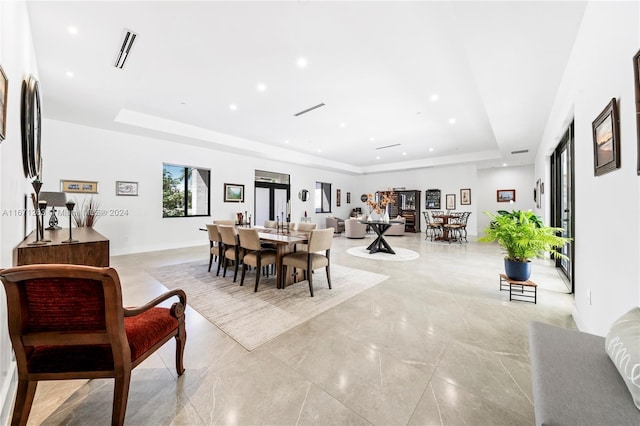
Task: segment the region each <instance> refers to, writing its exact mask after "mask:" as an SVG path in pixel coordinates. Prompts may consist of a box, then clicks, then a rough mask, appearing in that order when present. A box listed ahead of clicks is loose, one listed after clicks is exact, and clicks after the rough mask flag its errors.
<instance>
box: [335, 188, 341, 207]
mask: <svg viewBox="0 0 640 426" xmlns="http://www.w3.org/2000/svg"><path fill="white" fill-rule="evenodd" d="M340 195H342V191H340V190H339V189H336V207H340V198H341V197H340Z"/></svg>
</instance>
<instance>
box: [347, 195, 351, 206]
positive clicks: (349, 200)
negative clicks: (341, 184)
mask: <svg viewBox="0 0 640 426" xmlns="http://www.w3.org/2000/svg"><path fill="white" fill-rule="evenodd" d="M347 204H351V193H350V192H347Z"/></svg>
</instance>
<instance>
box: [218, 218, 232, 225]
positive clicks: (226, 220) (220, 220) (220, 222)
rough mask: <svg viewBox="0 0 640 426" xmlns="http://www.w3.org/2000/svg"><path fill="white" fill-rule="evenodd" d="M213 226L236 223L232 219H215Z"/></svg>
mask: <svg viewBox="0 0 640 426" xmlns="http://www.w3.org/2000/svg"><path fill="white" fill-rule="evenodd" d="M213 224H214V225H235V224H236V221H235V220H234V219H216V220H214V221H213Z"/></svg>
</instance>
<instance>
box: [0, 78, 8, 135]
mask: <svg viewBox="0 0 640 426" xmlns="http://www.w3.org/2000/svg"><path fill="white" fill-rule="evenodd" d="M8 90H9V80H8V79H7V75H6V74H5V73H4V70H3V69H2V66H0V142H1V141H3V140H4V138H5V136H6V134H7V92H8Z"/></svg>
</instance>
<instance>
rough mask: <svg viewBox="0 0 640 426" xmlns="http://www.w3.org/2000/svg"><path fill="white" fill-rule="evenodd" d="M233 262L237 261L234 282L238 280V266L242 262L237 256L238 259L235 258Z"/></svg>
mask: <svg viewBox="0 0 640 426" xmlns="http://www.w3.org/2000/svg"><path fill="white" fill-rule="evenodd" d="M233 263H235V269H234V270H233V282H234V283H235V282H236V280H237V279H238V266H239V265H240V262H239V261H238V259H237V258H236V260H234V261H233Z"/></svg>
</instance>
